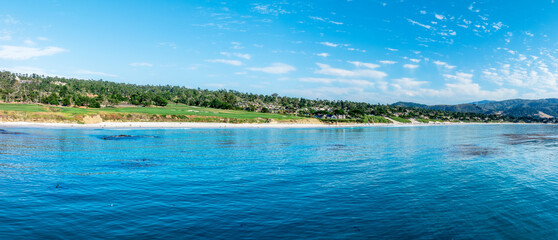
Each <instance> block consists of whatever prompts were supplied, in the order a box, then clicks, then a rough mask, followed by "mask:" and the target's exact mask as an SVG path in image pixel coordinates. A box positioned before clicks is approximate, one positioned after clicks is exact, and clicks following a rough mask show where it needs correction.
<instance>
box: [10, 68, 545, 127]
mask: <svg viewBox="0 0 558 240" xmlns="http://www.w3.org/2000/svg"><path fill="white" fill-rule="evenodd" d="M0 101H2V102H5V103H42V104H46V105H61V106H68V107H87V108H114V107H121V106H122V105H127V106H130V105H137V106H160V107H164V106H167V105H168V104H169V103H178V104H184V105H187V106H198V107H207V108H216V109H231V110H245V111H250V112H260V113H278V114H285V115H293V116H301V117H315V118H319V119H322V120H323V121H357V122H385V121H386V119H385V118H384V117H390V118H392V119H395V120H397V121H401V122H407V121H408V119H411V118H412V119H416V120H417V121H420V122H428V121H467V122H469V121H474V122H500V121H506V122H556V121H555V119H550V118H540V117H536V116H529V117H515V116H509V115H502V114H486V113H484V112H475V111H467V112H465V111H464V112H461V111H452V110H453V109H431V108H428V107H423V106H420V105H413V106H405V105H383V104H370V103H364V102H352V101H330V100H321V99H306V98H294V97H285V96H279V95H277V94H272V95H262V94H253V93H242V92H238V91H233V90H217V91H211V90H205V89H199V88H198V89H191V88H186V87H179V86H169V85H164V86H154V85H135V84H126V83H115V82H109V81H103V80H82V79H74V78H62V77H49V76H40V75H37V74H17V73H11V72H7V71H3V72H0Z"/></svg>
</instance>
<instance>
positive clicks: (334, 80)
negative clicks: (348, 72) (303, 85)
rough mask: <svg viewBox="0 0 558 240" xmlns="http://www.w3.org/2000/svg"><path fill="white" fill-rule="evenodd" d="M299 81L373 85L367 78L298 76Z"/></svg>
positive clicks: (362, 85) (361, 85)
mask: <svg viewBox="0 0 558 240" xmlns="http://www.w3.org/2000/svg"><path fill="white" fill-rule="evenodd" d="M299 81H301V82H312V83H322V84H331V83H341V84H348V85H355V86H360V87H374V85H375V84H374V83H373V82H370V81H367V80H360V79H343V78H299Z"/></svg>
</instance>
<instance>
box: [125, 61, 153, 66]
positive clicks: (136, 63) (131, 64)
mask: <svg viewBox="0 0 558 240" xmlns="http://www.w3.org/2000/svg"><path fill="white" fill-rule="evenodd" d="M129 65H130V66H132V67H153V64H151V63H147V62H133V63H130V64H129Z"/></svg>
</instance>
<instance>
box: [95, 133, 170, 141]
mask: <svg viewBox="0 0 558 240" xmlns="http://www.w3.org/2000/svg"><path fill="white" fill-rule="evenodd" d="M98 138H99V139H102V140H108V141H120V140H137V139H140V138H159V137H158V136H145V135H127V134H120V135H105V136H98Z"/></svg>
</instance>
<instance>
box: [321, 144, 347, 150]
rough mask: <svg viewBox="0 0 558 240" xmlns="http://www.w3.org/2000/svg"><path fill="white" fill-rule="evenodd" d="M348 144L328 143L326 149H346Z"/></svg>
mask: <svg viewBox="0 0 558 240" xmlns="http://www.w3.org/2000/svg"><path fill="white" fill-rule="evenodd" d="M348 147H349V146H347V145H345V144H328V145H327V149H326V150H328V151H344V150H347V148H348Z"/></svg>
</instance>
